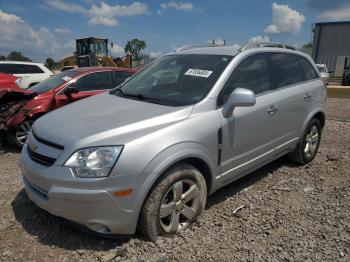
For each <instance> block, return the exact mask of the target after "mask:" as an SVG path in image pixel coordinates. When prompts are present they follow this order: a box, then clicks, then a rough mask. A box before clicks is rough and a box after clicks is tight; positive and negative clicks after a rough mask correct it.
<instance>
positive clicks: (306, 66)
mask: <svg viewBox="0 0 350 262" xmlns="http://www.w3.org/2000/svg"><path fill="white" fill-rule="evenodd" d="M298 60H299V63H300V65H301V67H302V69H303V71H304V78H305V80H312V79H315V78H317V74H316V72H315V70H314V68H313V66H312V65H311V64H310V62H309V61H307V60H306V59H305V58H303V57H298Z"/></svg>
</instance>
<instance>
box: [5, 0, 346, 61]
mask: <svg viewBox="0 0 350 262" xmlns="http://www.w3.org/2000/svg"><path fill="white" fill-rule="evenodd" d="M344 20H347V21H348V20H350V1H349V0H293V1H292V0H288V1H280V0H274V1H269V0H244V1H242V0H192V1H190V0H189V1H187V0H182V1H178V0H160V1H158V0H148V1H146V0H137V1H132V0H103V1H101V0H74V1H73V0H70V1H69V0H29V1H28V0H0V55H1V54H2V55H7V54H8V53H9V52H10V51H13V50H16V51H21V52H22V53H23V54H24V55H25V56H28V57H29V58H31V59H32V60H33V61H36V62H43V61H44V60H45V59H46V58H47V57H52V58H54V59H55V60H59V59H60V58H62V57H64V56H66V55H69V54H71V53H72V52H73V51H74V49H75V39H76V38H82V37H87V36H95V37H102V38H108V39H109V40H110V41H112V42H113V43H114V46H113V49H112V50H111V51H112V54H113V55H114V56H122V55H124V49H123V47H124V46H125V44H126V43H127V41H128V40H131V39H133V38H138V39H142V40H145V41H146V44H147V49H146V50H145V51H144V52H145V53H147V54H149V55H150V56H152V57H157V56H160V55H162V54H165V53H168V52H170V51H173V50H174V49H176V48H178V47H181V46H183V45H187V44H205V43H207V42H211V41H213V40H215V41H216V43H218V44H221V43H222V42H223V40H225V41H226V44H231V45H235V46H237V47H238V46H240V45H242V44H244V43H246V42H248V41H250V42H254V41H269V40H272V41H273V42H281V43H286V44H290V45H294V46H296V47H300V46H302V45H303V44H305V43H308V42H309V41H310V40H311V39H312V30H311V28H312V24H313V23H315V22H320V21H344Z"/></svg>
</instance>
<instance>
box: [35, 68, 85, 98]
mask: <svg viewBox="0 0 350 262" xmlns="http://www.w3.org/2000/svg"><path fill="white" fill-rule="evenodd" d="M77 75H78V73H77V72H76V71H74V70H67V71H63V72H61V73H59V74H57V75H54V76H51V77H49V78H47V79H45V80H44V81H42V82H40V83H38V84H36V85H34V86H32V87H30V88H29V90H31V91H33V92H35V93H38V94H41V93H45V92H47V91H49V90H51V89H53V88H56V87H58V86H60V85H62V84H64V83H65V82H68V81H69V80H71V79H72V78H73V77H75V76H77Z"/></svg>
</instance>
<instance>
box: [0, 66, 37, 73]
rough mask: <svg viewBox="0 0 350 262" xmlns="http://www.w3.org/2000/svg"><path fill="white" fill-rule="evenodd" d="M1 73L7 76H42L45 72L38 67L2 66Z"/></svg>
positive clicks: (0, 67)
mask: <svg viewBox="0 0 350 262" xmlns="http://www.w3.org/2000/svg"><path fill="white" fill-rule="evenodd" d="M0 72H3V73H6V74H42V73H44V71H43V70H42V69H41V68H40V67H38V66H36V65H25V64H0Z"/></svg>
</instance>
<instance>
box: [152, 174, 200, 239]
mask: <svg viewBox="0 0 350 262" xmlns="http://www.w3.org/2000/svg"><path fill="white" fill-rule="evenodd" d="M199 208H200V192H199V188H198V186H197V184H196V183H195V182H194V181H192V180H189V179H183V180H180V181H177V182H176V183H175V184H173V185H172V187H171V188H170V189H169V190H168V191H167V193H166V194H165V196H164V198H163V201H162V204H161V206H160V211H159V222H160V226H161V228H162V230H163V231H164V232H165V233H167V234H175V233H177V232H179V231H181V230H183V229H185V228H186V227H187V226H188V225H189V224H190V223H191V222H192V221H193V220H194V218H195V217H196V215H197V213H198V209H199Z"/></svg>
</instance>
